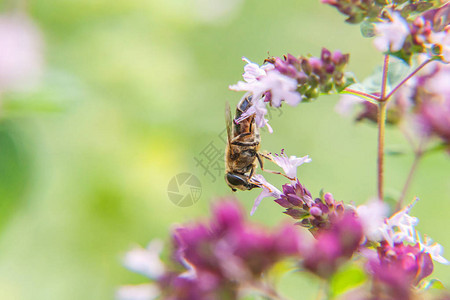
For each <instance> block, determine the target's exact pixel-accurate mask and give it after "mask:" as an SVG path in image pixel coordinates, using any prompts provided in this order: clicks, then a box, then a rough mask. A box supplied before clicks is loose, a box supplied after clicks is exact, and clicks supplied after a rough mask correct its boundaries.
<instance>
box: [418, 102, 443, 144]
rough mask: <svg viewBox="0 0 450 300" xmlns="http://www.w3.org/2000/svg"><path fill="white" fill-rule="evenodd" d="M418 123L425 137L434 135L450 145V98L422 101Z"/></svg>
mask: <svg viewBox="0 0 450 300" xmlns="http://www.w3.org/2000/svg"><path fill="white" fill-rule="evenodd" d="M418 122H419V124H420V125H421V127H422V129H423V131H424V133H425V134H426V135H436V136H438V137H440V138H441V139H442V140H443V142H444V143H445V144H448V145H450V96H449V97H448V98H447V99H445V100H441V101H439V100H437V101H433V100H431V99H429V100H426V101H424V102H423V103H422V105H421V106H420V110H419V114H418Z"/></svg>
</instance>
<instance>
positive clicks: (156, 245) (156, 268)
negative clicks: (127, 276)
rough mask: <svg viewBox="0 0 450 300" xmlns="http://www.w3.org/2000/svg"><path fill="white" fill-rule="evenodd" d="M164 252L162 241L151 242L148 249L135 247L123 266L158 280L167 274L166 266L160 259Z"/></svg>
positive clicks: (128, 253)
mask: <svg viewBox="0 0 450 300" xmlns="http://www.w3.org/2000/svg"><path fill="white" fill-rule="evenodd" d="M161 251H162V242H161V241H160V240H153V241H151V242H150V243H149V244H148V246H147V248H146V249H144V248H141V247H135V248H134V249H132V250H130V251H129V252H127V254H126V255H125V258H124V260H123V264H124V265H125V267H127V268H128V269H129V270H131V271H133V272H136V273H140V274H142V275H145V276H147V277H148V278H151V279H157V278H158V277H160V276H162V275H163V274H164V272H165V266H164V264H163V262H162V261H161V259H160V258H159V256H160V253H161Z"/></svg>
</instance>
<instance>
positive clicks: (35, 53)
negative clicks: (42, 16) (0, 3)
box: [0, 13, 44, 92]
mask: <svg viewBox="0 0 450 300" xmlns="http://www.w3.org/2000/svg"><path fill="white" fill-rule="evenodd" d="M0 45H1V46H0V92H1V91H6V90H17V89H22V88H23V87H24V86H29V85H33V84H34V83H35V82H36V81H37V79H38V78H39V77H40V75H41V73H42V69H43V63H44V62H43V60H44V59H43V53H42V52H43V49H42V48H43V41H42V36H41V32H40V30H39V29H38V28H37V27H36V26H35V24H34V23H33V22H32V21H31V20H30V19H29V18H28V17H27V16H26V15H25V14H20V13H17V14H10V15H1V16H0Z"/></svg>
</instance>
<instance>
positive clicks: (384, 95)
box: [380, 54, 389, 101]
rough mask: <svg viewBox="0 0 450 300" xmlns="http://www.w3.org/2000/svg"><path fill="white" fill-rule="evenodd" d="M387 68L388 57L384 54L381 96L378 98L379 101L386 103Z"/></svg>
mask: <svg viewBox="0 0 450 300" xmlns="http://www.w3.org/2000/svg"><path fill="white" fill-rule="evenodd" d="M388 67H389V55H388V54H386V55H385V56H384V64H383V78H382V79H381V96H380V101H387V100H388V99H389V97H386V87H387V77H388V76H387V75H388Z"/></svg>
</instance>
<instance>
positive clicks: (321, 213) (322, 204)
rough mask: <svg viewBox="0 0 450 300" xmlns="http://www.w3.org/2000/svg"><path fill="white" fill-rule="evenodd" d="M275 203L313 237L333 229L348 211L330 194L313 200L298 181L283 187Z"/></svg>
mask: <svg viewBox="0 0 450 300" xmlns="http://www.w3.org/2000/svg"><path fill="white" fill-rule="evenodd" d="M275 202H276V203H278V204H279V205H281V206H282V207H284V208H286V210H285V211H284V213H285V214H287V215H289V216H291V217H292V218H294V219H296V220H299V222H298V223H297V224H298V225H300V226H302V227H305V228H308V229H309V231H310V232H311V233H312V234H313V235H316V234H317V233H319V232H320V231H323V230H328V229H329V228H331V227H332V224H333V222H335V221H336V220H338V219H339V218H340V217H341V216H342V215H343V214H344V213H345V211H346V208H345V207H344V204H343V203H342V202H337V201H335V200H334V198H333V195H332V194H330V193H326V194H324V195H323V196H322V197H320V198H316V199H314V200H313V199H312V197H311V193H310V192H309V191H308V190H307V189H306V188H305V187H304V186H303V185H302V184H301V183H300V182H299V181H298V179H297V180H296V181H293V182H291V183H290V184H285V185H283V193H282V194H281V195H280V197H279V198H278V199H276V200H275ZM349 210H351V209H350V208H349Z"/></svg>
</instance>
